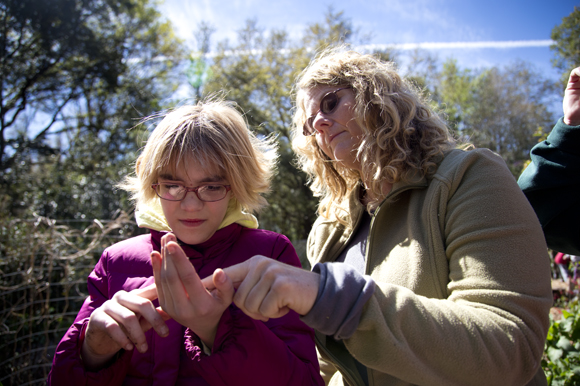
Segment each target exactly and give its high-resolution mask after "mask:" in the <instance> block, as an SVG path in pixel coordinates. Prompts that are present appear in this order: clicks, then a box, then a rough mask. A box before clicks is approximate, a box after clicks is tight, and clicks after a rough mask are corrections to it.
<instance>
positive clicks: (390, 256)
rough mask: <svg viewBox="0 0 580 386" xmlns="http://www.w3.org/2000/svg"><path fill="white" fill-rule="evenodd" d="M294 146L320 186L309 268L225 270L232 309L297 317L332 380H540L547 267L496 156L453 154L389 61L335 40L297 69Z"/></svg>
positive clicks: (266, 264)
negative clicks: (340, 47) (336, 46)
mask: <svg viewBox="0 0 580 386" xmlns="http://www.w3.org/2000/svg"><path fill="white" fill-rule="evenodd" d="M293 147H294V149H295V151H296V153H297V154H298V156H299V160H300V163H301V166H302V168H303V170H305V171H306V172H307V173H308V174H309V175H310V176H311V180H312V185H311V186H312V189H313V191H314V193H315V194H316V195H318V196H319V197H320V205H319V215H320V216H319V218H318V220H317V221H316V222H315V224H314V226H313V228H312V231H311V233H310V235H309V238H308V246H307V253H308V258H309V259H310V261H311V263H312V265H313V271H312V272H307V271H300V270H298V269H295V268H292V267H288V266H284V265H282V264H277V263H275V262H272V261H269V260H270V259H265V258H264V257H263V256H257V257H254V258H252V259H250V260H248V261H246V262H244V263H242V264H240V265H237V266H233V267H230V268H226V269H225V270H224V271H225V272H226V274H227V275H228V277H229V278H230V279H231V280H232V281H233V282H234V283H235V285H237V286H238V291H237V293H236V295H235V296H234V302H235V303H236V304H237V305H238V307H240V308H241V309H242V310H243V311H244V312H246V313H247V314H248V315H250V316H252V317H254V318H257V319H262V320H266V319H267V318H269V317H270V318H272V317H279V316H281V315H284V313H285V312H287V311H288V310H289V309H292V310H295V311H296V312H298V313H299V314H301V315H303V317H302V320H303V321H305V322H306V324H308V325H310V326H311V327H313V328H314V329H315V330H316V331H317V334H316V335H317V347H318V350H319V354H320V359H321V371H322V373H323V377H324V378H325V381H326V382H327V383H330V384H331V385H346V384H348V385H410V384H414V385H525V384H545V383H546V380H545V378H544V376H543V372H542V370H541V368H540V360H541V357H542V352H543V348H544V340H545V337H546V333H547V329H548V326H549V321H548V311H549V308H550V305H551V300H552V299H551V288H550V262H549V259H548V255H547V250H546V245H545V242H544V238H543V236H542V230H541V228H540V226H539V223H538V220H537V218H536V216H535V214H534V212H533V210H532V208H531V207H530V205H529V204H528V202H527V200H526V198H525V197H524V195H523V193H522V192H521V190H520V189H519V188H518V185H517V184H516V181H515V180H514V178H513V176H512V175H511V174H510V172H509V170H508V168H507V167H506V165H505V163H504V161H503V160H502V159H501V158H500V157H499V156H498V155H496V154H494V153H492V152H491V151H489V150H485V149H480V150H471V151H464V150H458V149H455V147H456V144H455V142H454V141H453V139H452V137H451V136H450V134H449V131H448V129H447V127H446V126H445V124H444V122H443V121H442V120H441V119H440V118H439V117H438V116H437V115H436V114H435V113H433V112H432V110H431V108H430V107H429V104H428V102H427V101H424V100H422V98H421V94H420V93H419V92H418V91H416V90H415V89H414V88H413V87H412V86H411V85H410V84H408V83H407V82H406V81H404V80H403V79H401V78H400V77H399V75H398V74H397V73H396V71H395V70H394V68H393V66H392V65H391V64H389V63H385V62H382V61H380V60H379V59H376V58H374V57H373V56H370V55H361V54H359V53H356V52H341V51H337V50H335V51H329V52H326V53H323V54H322V55H321V56H319V57H318V58H317V59H315V60H314V61H313V62H312V63H311V64H310V65H309V67H308V68H306V70H304V72H303V73H302V74H301V77H300V78H299V80H298V83H297V110H296V114H295V127H294V138H293ZM240 282H241V284H238V283H240ZM205 284H206V285H207V286H209V287H210V288H211V283H210V279H209V278H208V279H207V280H206V281H205Z"/></svg>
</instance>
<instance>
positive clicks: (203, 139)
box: [119, 100, 277, 213]
mask: <svg viewBox="0 0 580 386" xmlns="http://www.w3.org/2000/svg"><path fill="white" fill-rule="evenodd" d="M156 117H158V116H153V117H150V118H147V119H146V120H148V119H151V118H156ZM188 160H193V161H195V162H196V163H197V164H198V166H199V168H201V169H204V170H210V171H216V172H218V173H219V174H220V176H222V177H224V178H225V179H226V180H227V181H228V183H229V184H230V185H231V189H232V193H233V195H234V196H235V198H236V199H237V201H238V202H239V203H240V205H241V206H242V209H244V210H246V211H247V212H249V213H252V212H256V211H258V210H259V209H260V208H262V207H263V206H265V205H266V204H267V202H266V200H265V198H264V197H262V194H264V193H266V192H268V191H269V189H270V180H271V178H272V176H273V173H274V170H275V165H276V160H277V147H276V145H275V142H274V140H273V139H272V138H262V139H258V138H257V137H256V136H255V135H254V134H253V133H252V132H251V131H250V130H249V129H248V125H247V123H246V121H245V119H244V118H243V116H242V115H241V114H240V113H239V112H238V111H237V110H236V108H235V104H234V103H233V102H226V101H223V100H209V101H207V102H200V103H198V104H197V105H188V106H182V107H178V108H176V109H175V110H173V111H170V112H169V113H168V114H166V115H165V116H164V118H163V120H162V121H161V122H160V123H159V124H158V125H157V127H156V128H155V130H153V132H152V133H151V135H150V137H149V139H148V140H147V143H146V145H145V147H144V148H143V150H142V152H141V154H140V155H139V157H138V158H137V161H136V164H135V176H128V177H126V178H125V180H124V182H123V183H122V184H120V185H119V186H120V187H121V188H123V189H125V190H127V191H129V192H130V193H132V199H133V200H135V202H136V204H137V206H139V205H140V204H142V203H143V204H147V203H148V202H150V201H151V200H158V199H159V198H158V197H157V195H156V194H155V191H154V190H153V189H152V188H151V184H154V183H156V182H157V180H158V178H159V176H160V174H161V173H164V172H166V171H167V170H172V171H174V170H175V169H176V168H178V167H180V166H182V165H185V164H186V162H187V161H188Z"/></svg>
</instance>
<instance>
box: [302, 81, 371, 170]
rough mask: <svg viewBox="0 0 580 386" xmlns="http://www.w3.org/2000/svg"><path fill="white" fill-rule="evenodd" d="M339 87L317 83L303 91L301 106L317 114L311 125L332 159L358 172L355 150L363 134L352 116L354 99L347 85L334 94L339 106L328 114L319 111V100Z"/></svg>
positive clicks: (358, 163) (317, 138)
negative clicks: (317, 84)
mask: <svg viewBox="0 0 580 386" xmlns="http://www.w3.org/2000/svg"><path fill="white" fill-rule="evenodd" d="M339 88H341V87H339V86H318V87H315V88H313V89H310V90H307V91H305V94H304V108H305V112H306V115H307V116H312V115H314V114H316V116H315V117H314V118H313V121H312V127H313V128H314V129H315V130H316V134H315V135H316V142H317V143H318V146H320V148H321V149H322V151H323V152H324V154H326V155H327V156H328V157H329V158H330V159H331V160H334V161H338V162H341V163H342V164H343V165H344V166H346V167H348V168H351V169H355V170H358V171H361V167H360V162H359V161H358V160H357V159H356V152H357V150H358V147H359V145H360V143H361V139H362V137H363V135H364V133H363V130H362V129H361V128H360V126H359V125H358V124H357V123H356V121H355V119H354V107H355V99H354V92H353V91H352V89H350V88H346V89H343V90H340V91H338V92H337V93H336V95H337V97H338V105H337V107H336V109H335V110H334V111H333V112H331V113H330V114H324V113H322V112H321V111H319V110H320V101H321V100H322V99H323V98H324V97H325V96H326V95H327V94H328V93H329V92H332V91H335V90H337V89H339Z"/></svg>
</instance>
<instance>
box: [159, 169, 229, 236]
mask: <svg viewBox="0 0 580 386" xmlns="http://www.w3.org/2000/svg"><path fill="white" fill-rule="evenodd" d="M175 169H176V170H175V171H174V172H170V171H167V173H162V175H160V176H159V181H158V182H159V183H171V182H173V183H179V184H183V185H184V186H186V187H189V188H193V187H197V186H201V185H212V184H224V185H227V184H228V181H227V180H226V179H225V178H224V177H222V176H221V175H219V174H218V173H214V172H213V171H211V170H204V169H202V168H201V167H200V166H199V165H198V164H197V162H195V161H194V160H192V159H188V160H187V161H185V162H183V163H181V164H180V165H179V167H177V168H175ZM231 196H232V192H231V191H230V192H228V193H227V194H226V196H225V197H224V198H223V199H222V200H219V201H215V202H204V201H201V200H200V199H199V198H198V197H197V195H196V194H195V192H188V193H187V194H186V196H185V198H184V199H183V200H181V201H167V200H163V199H162V200H160V201H161V207H162V208H163V214H165V218H166V219H167V223H168V224H169V227H170V228H171V230H172V231H173V233H174V234H175V236H176V237H177V238H178V239H179V240H181V241H183V242H184V243H186V244H190V245H196V244H200V243H203V242H204V241H207V240H208V239H209V238H210V237H212V236H213V234H214V233H215V232H216V231H217V229H218V227H219V225H220V224H221V223H222V221H223V219H224V217H225V215H226V211H227V208H228V203H229V201H230V198H231Z"/></svg>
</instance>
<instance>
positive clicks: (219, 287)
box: [151, 233, 234, 348]
mask: <svg viewBox="0 0 580 386" xmlns="http://www.w3.org/2000/svg"><path fill="white" fill-rule="evenodd" d="M176 241H177V240H176V238H175V236H174V235H173V234H171V233H168V234H167V235H165V236H163V238H162V239H161V254H159V252H152V253H151V264H152V265H153V275H154V277H155V285H156V287H157V293H158V295H159V304H160V306H161V308H162V309H163V310H164V311H165V312H167V314H169V315H170V316H171V317H172V318H173V319H175V320H176V321H177V322H179V323H180V324H182V325H183V326H186V327H188V328H189V329H191V330H192V331H193V332H195V333H196V335H197V336H198V337H199V338H200V339H201V340H202V341H203V343H204V344H205V345H206V346H208V347H209V348H211V347H213V342H214V339H215V335H216V332H217V325H218V323H219V320H220V318H221V316H222V314H223V312H224V310H225V309H226V308H228V306H229V305H230V304H232V298H233V296H234V287H233V285H232V283H231V281H230V280H229V279H228V277H227V276H226V275H224V274H223V272H222V273H221V274H219V273H218V274H217V275H214V276H213V279H214V281H213V282H212V288H213V289H214V290H213V291H211V292H209V291H208V290H207V289H206V287H205V285H204V284H203V283H202V282H201V280H200V278H199V276H198V275H197V272H196V271H195V268H193V265H192V264H191V263H190V262H189V259H188V258H187V256H186V255H185V253H184V252H183V249H181V247H180V246H179V244H177V242H176ZM218 271H220V270H218ZM210 279H211V278H210Z"/></svg>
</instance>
